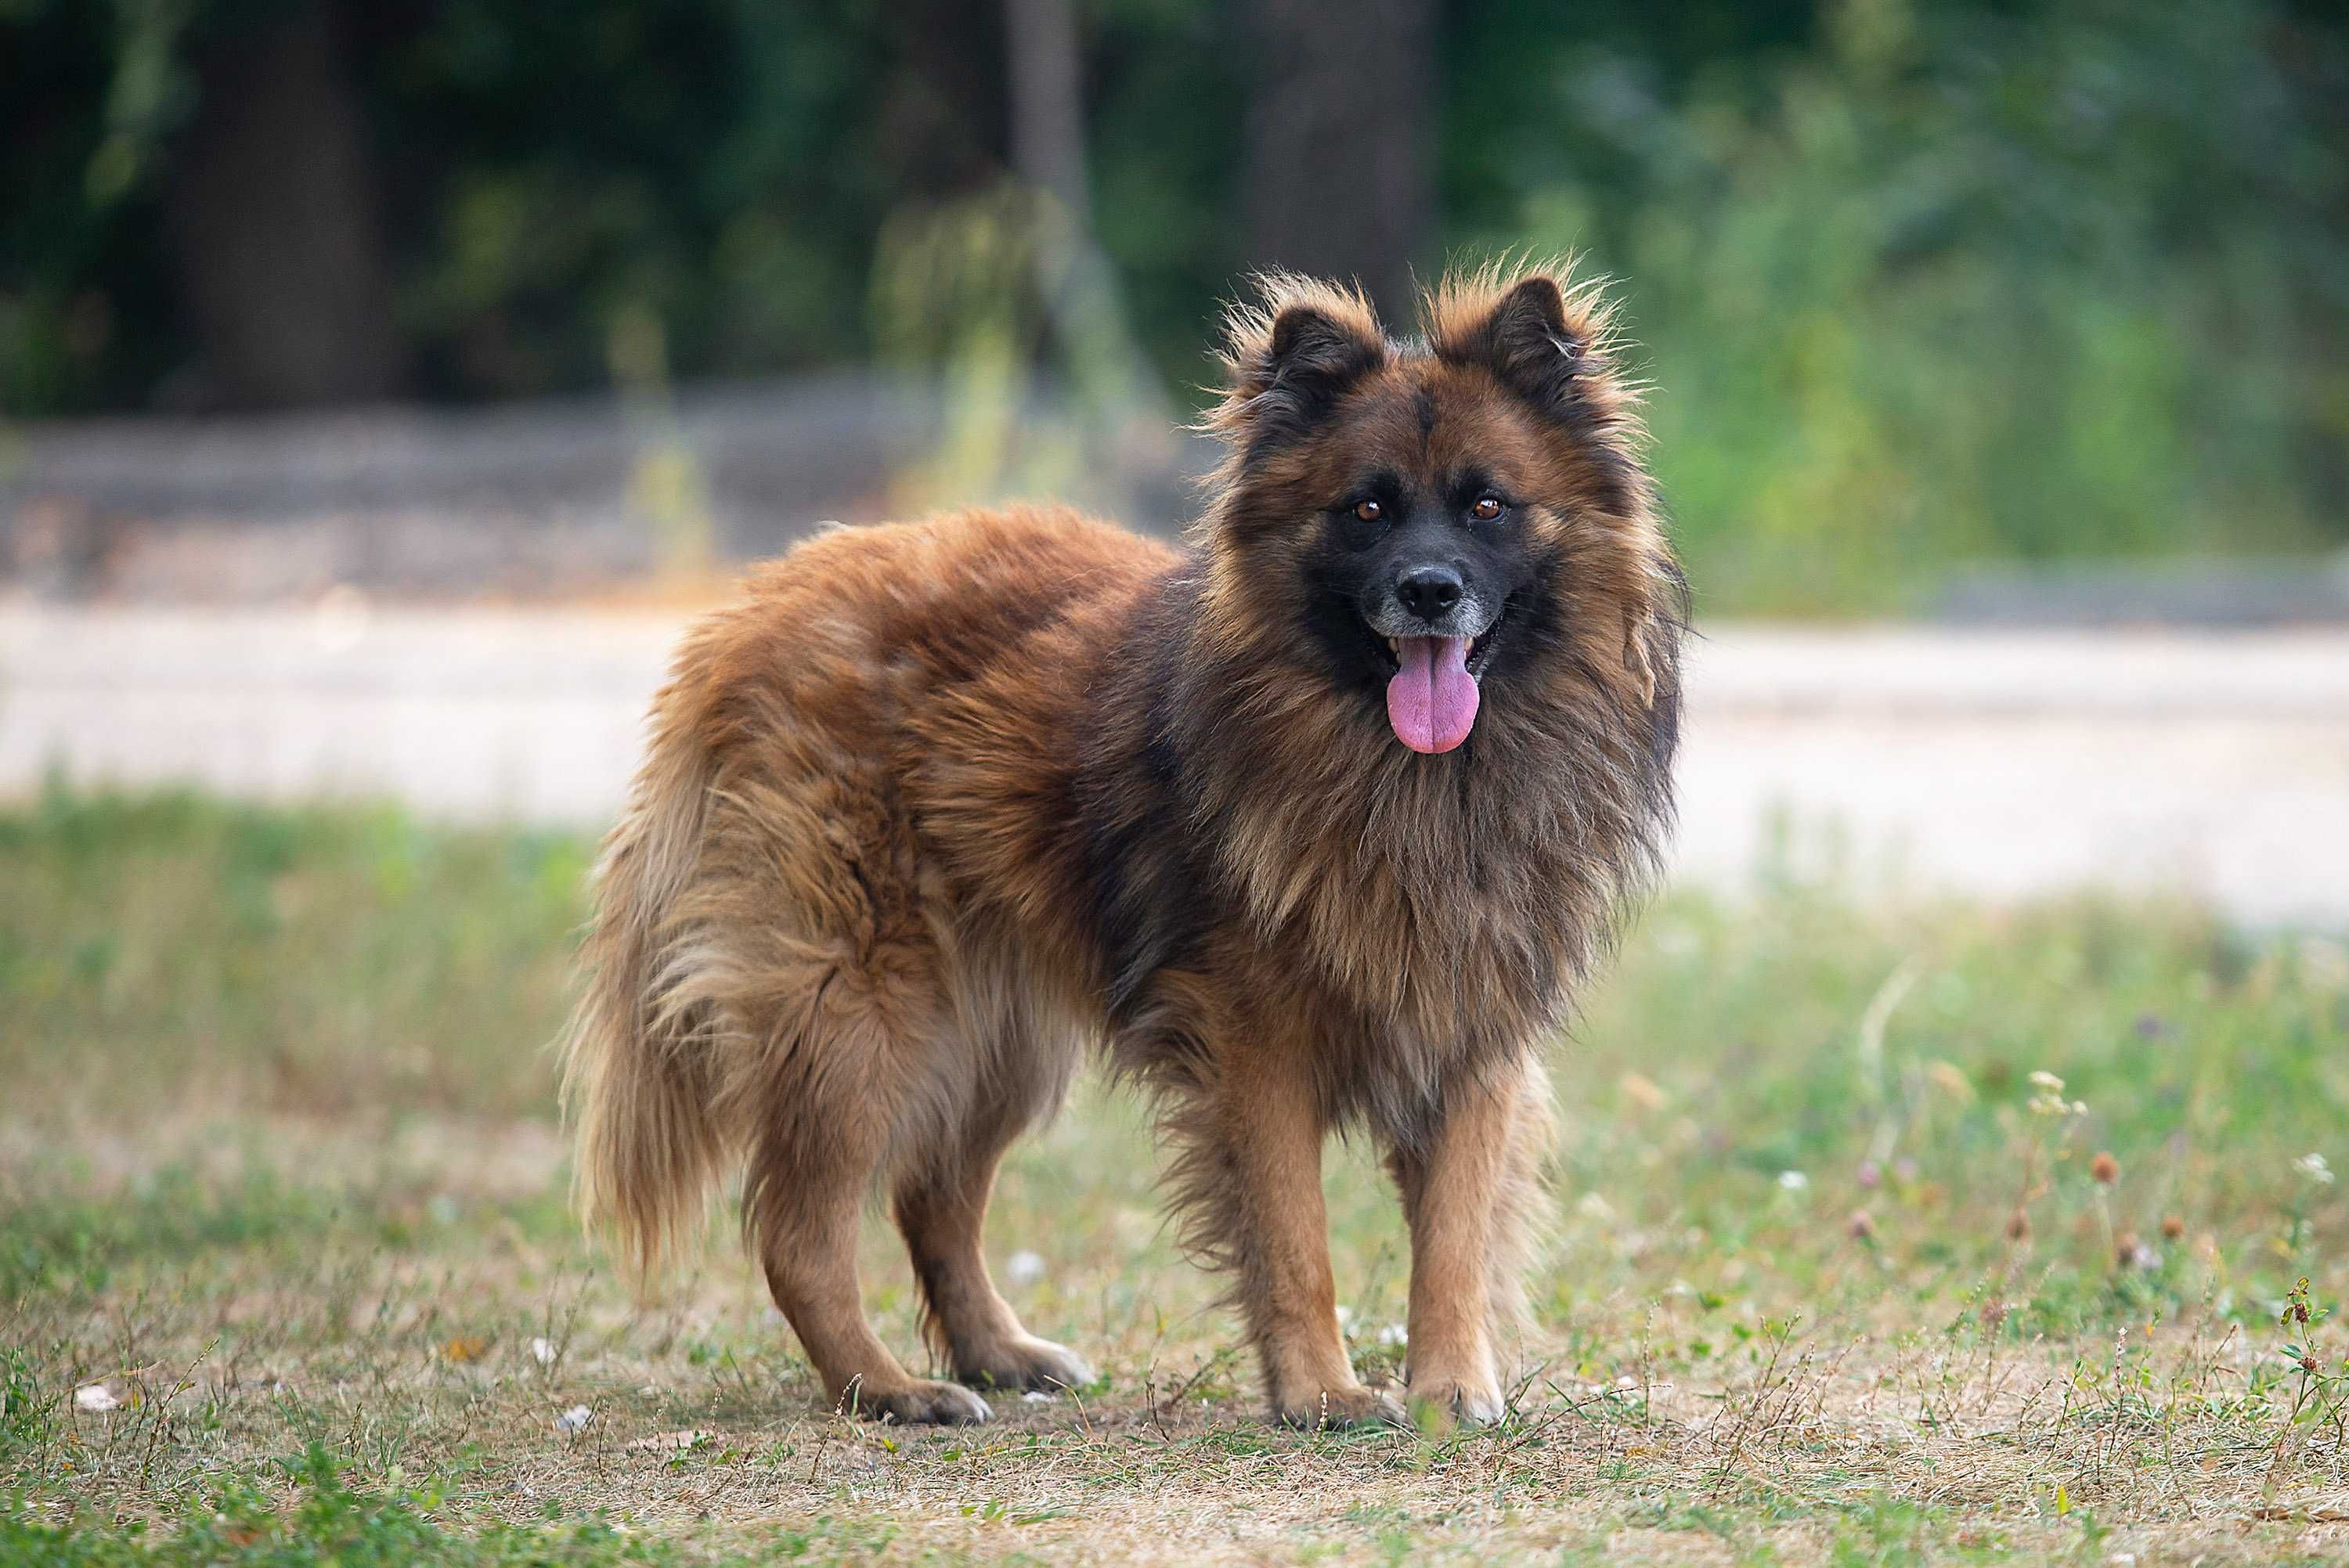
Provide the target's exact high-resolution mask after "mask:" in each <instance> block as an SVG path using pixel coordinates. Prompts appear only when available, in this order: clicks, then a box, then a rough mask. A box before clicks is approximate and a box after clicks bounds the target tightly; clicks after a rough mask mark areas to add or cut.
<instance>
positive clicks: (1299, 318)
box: [1215, 286, 1387, 446]
mask: <svg viewBox="0 0 2349 1568" xmlns="http://www.w3.org/2000/svg"><path fill="white" fill-rule="evenodd" d="M1275 292H1276V297H1275V298H1274V299H1273V300H1271V301H1269V302H1268V311H1246V312H1240V313H1236V314H1235V315H1233V317H1232V319H1231V322H1230V324H1229V327H1228V332H1229V343H1228V346H1227V347H1226V350H1225V354H1224V363H1225V366H1226V370H1227V372H1228V374H1229V387H1228V390H1227V391H1226V394H1225V397H1224V406H1223V407H1222V409H1221V410H1219V414H1218V418H1216V420H1215V423H1216V425H1217V426H1219V427H1220V428H1224V429H1225V430H1226V432H1227V433H1229V434H1233V435H1237V436H1239V437H1241V438H1244V439H1245V440H1246V441H1247V443H1248V444H1249V445H1252V446H1253V445H1259V444H1262V443H1264V442H1267V441H1274V442H1278V441H1281V440H1286V439H1289V438H1294V437H1298V436H1301V435H1303V434H1305V433H1306V432H1307V431H1309V430H1310V429H1311V428H1313V427H1314V426H1316V425H1318V424H1319V423H1320V422H1321V420H1322V419H1324V418H1327V417H1328V415H1329V413H1330V409H1331V408H1332V407H1334V406H1335V405H1336V403H1337V401H1338V398H1339V397H1340V394H1342V393H1343V392H1344V391H1345V390H1346V389H1347V388H1348V387H1351V386H1352V385H1353V384H1354V383H1355V382H1356V381H1358V380H1360V379H1361V377H1364V376H1366V375H1368V374H1369V373H1370V372H1371V371H1373V370H1375V369H1377V368H1378V367H1379V366H1381V365H1383V364H1384V363H1386V356H1387V346H1386V334H1385V333H1384V332H1383V331H1381V329H1380V327H1379V325H1378V321H1377V319H1376V318H1375V317H1373V316H1372V315H1371V314H1370V308H1369V306H1368V305H1366V304H1363V302H1362V301H1361V298H1360V297H1359V296H1356V295H1352V294H1344V293H1341V292H1340V291H1339V290H1336V289H1330V288H1323V287H1319V286H1315V287H1312V288H1311V289H1310V290H1309V292H1306V293H1305V294H1304V297H1301V298H1300V297H1295V296H1294V295H1293V294H1292V295H1291V296H1290V297H1288V298H1285V299H1284V298H1280V297H1278V291H1275Z"/></svg>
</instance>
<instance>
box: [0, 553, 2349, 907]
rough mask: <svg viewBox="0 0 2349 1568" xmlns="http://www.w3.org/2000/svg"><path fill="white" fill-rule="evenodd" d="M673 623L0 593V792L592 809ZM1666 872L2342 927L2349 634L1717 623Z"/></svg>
mask: <svg viewBox="0 0 2349 1568" xmlns="http://www.w3.org/2000/svg"><path fill="white" fill-rule="evenodd" d="M683 620H684V616H683V615H682V614H677V613H635V614H620V613H595V612H585V611H576V610H566V611H552V610H523V611H498V610H431V611H426V610H415V609H399V610H388V611H387V610H379V609H375V608H372V607H370V605H369V603H368V602H367V600H365V599H364V598H362V597H360V596H358V595H357V594H356V593H344V594H330V595H328V596H327V597H326V599H325V600H324V601H322V602H321V603H320V604H319V605H317V606H316V607H315V608H310V609H303V610H293V609H242V610H217V611H195V610H186V609H178V610H167V609H156V608H115V609H94V608H88V607H78V608H65V607H57V606H33V605H19V606H17V607H15V608H11V609H5V610H0V793H5V794H18V793H22V792H24V791H26V790H29V789H34V788H36V787H37V785H38V783H39V780H40V779H41V778H42V777H43V776H44V775H45V773H46V772H47V771H48V770H50V769H63V771H64V772H65V773H66V774H67V776H68V777H70V778H71V779H74V780H75V781H77V782H90V781H98V780H111V781H118V782H124V783H142V784H143V783H153V782H164V781H174V782H179V781H184V782H194V783H201V784H204V785H207V786H210V787H212V788H214V789H222V790H225V791H228V792H231V793H234V794H240V795H254V796H261V797H266V798H270V799H301V798H305V797H309V796H313V795H317V794H322V793H323V794H329V795H332V794H343V795H350V796H359V797H375V796H380V797H388V798H392V799H398V800H401V801H403V802H406V803H409V804H411V805H413V806H415V807H417V808H419V809H420V810H425V811H428V812H431V813H439V814H447V815H453V816H458V817H463V818H471V819H485V818H486V819H513V820H523V821H527V822H549V823H563V824H567V825H590V826H595V825H600V824H601V823H602V822H604V821H605V820H608V819H609V817H610V816H611V815H612V813H613V811H614V810H615V809H616V806H617V804H618V802H619V800H620V798H621V794H622V791H623V789H625V787H626V781H627V779H628V776H629V774H630V772H631V770H632V769H633V768H634V767H635V763H636V754H637V748H638V744H639V727H640V721H641V717H642V715H643V713H644V710H645V707H646V704H647V700H648V699H649V697H650V695H651V693H652V691H653V689H654V687H655V686H657V684H658V681H659V677H660V673H661V670H662V667H663V665H664V663H665V662H666V659H667V653H668V650H669V647H670V645H671V644H672V643H673V641H674V640H675V638H676V636H677V634H678V630H679V627H680V626H681V625H682V624H683ZM1682 781H1683V790H1684V797H1683V798H1684V801H1685V812H1684V822H1683V828H1682V836H1681V844H1680V850H1679V871H1680V874H1681V875H1682V876H1684V877H1688V878H1692V879H1695V880H1698V881H1702V882H1707V883H1710V884H1713V885H1718V886H1723V887H1731V888H1733V887H1735V886H1737V885H1739V884H1740V883H1741V882H1745V881H1746V880H1747V879H1749V878H1751V877H1752V876H1753V875H1754V874H1755V873H1756V872H1758V871H1761V870H1763V869H1764V868H1767V867H1770V866H1774V865H1777V866H1791V867H1792V868H1793V869H1795V870H1798V871H1811V870H1833V871H1835V872H1837V873H1838V874H1839V875H1841V876H1842V877H1844V878H1845V879H1847V880H1848V881H1850V882H1853V883H1855V884H1856V885H1857V886H1858V887H1861V888H1863V889H1865V888H1870V887H1873V888H1876V889H1878V890H1880V891H1899V892H1917V891H1928V892H1930V891H1936V890H1949V891H1962V892H1974V893H1983V894H1990V895H1994V896H2008V895H2028V894H2033V893H2042V892H2056V891H2062V890H2066V889H2071V888H2075V887H2080V886H2086V885H2101V886H2108V887H2116V888H2124V889H2130V890H2148V891H2156V892H2181V893H2187V894H2191V895H2196V896H2200V897H2205V898H2208V899H2209V900H2211V901H2213V902H2214V903H2217V904H2218V905H2220V907H2222V908H2223V909H2225V910H2227V911H2228V912H2230V913H2233V914H2235V915H2237V916H2239V917H2240V918H2243V919H2246V920H2251V921H2254V922H2260V923H2268V922H2277V921H2285V922H2292V921H2302V920H2307V921H2316V922H2322V923H2337V922H2340V921H2342V920H2344V919H2349V632H2339V631H2307V632H2281V631H2279V632H2269V633H2256V634H2214V633H2192V632H2182V631H2172V632H2162V633H2137V634H2124V633H2113V632H2100V633H2096V634H2080V633H2072V632H2045V631H2043V632H1952V631H1946V630H1926V629H1900V630H1889V629H1883V630H1849V631H1836V630H1799V631H1798V630H1788V629H1784V628H1768V627H1763V626H1758V625H1743V624H1732V625H1721V626H1714V627H1712V628H1710V629H1709V630H1708V633H1707V634H1706V635H1704V636H1703V637H1702V638H1700V639H1699V640H1698V641H1697V642H1696V643H1695V644H1694V645H1693V649H1692V661H1691V702H1690V718H1689V727H1688V750H1687V753H1686V761H1685V766H1684V768H1683V769H1682Z"/></svg>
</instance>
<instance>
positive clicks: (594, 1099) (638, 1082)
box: [561, 681, 728, 1284]
mask: <svg viewBox="0 0 2349 1568" xmlns="http://www.w3.org/2000/svg"><path fill="white" fill-rule="evenodd" d="M683 686H684V683H683V682H682V681H680V682H678V683H677V684H675V685H672V686H670V688H669V689H668V690H667V691H665V692H663V693H662V694H661V697H660V699H659V701H658V703H657V705H656V707H655V727H654V729H655V732H654V736H653V740H652V745H651V748H650V750H649V752H648V754H647V758H646V759H645V763H644V766H643V768H642V769H640V770H639V771H638V773H637V775H636V783H635V785H634V787H633V789H632V791H631V794H630V797H629V801H628V806H627V810H626V812H625V813H624V814H623V815H622V817H621V819H620V821H619V824H618V825H617V826H616V827H615V828H614V829H613V830H612V833H611V837H610V838H609V839H607V840H606V841H605V845H604V855H603V859H602V861H601V862H600V863H599V864H598V865H597V867H596V871H595V882H596V895H595V896H596V910H595V920H594V922H593V923H592V924H591V925H590V927H589V929H588V934H587V939H586V942H585V945H584V947H583V949H582V952H581V959H582V965H583V968H584V970H585V975H584V981H585V984H584V989H583V992H582V994H581V995H580V998H579V1005H578V1008H577V1010H576V1011H575V1012H574V1014H573V1016H572V1019H571V1025H570V1028H569V1029H568V1031H567V1032H566V1033H565V1035H564V1039H563V1043H562V1047H561V1051H562V1068H563V1099H564V1108H565V1111H566V1113H567V1117H568V1119H569V1120H570V1122H571V1126H572V1130H573V1138H574V1169H573V1178H572V1195H573V1200H574V1202H575V1203H576V1205H577V1206H578V1209H579V1212H580V1217H581V1218H582V1219H583V1220H585V1222H586V1223H587V1224H588V1226H589V1227H590V1228H591V1229H596V1230H602V1231H604V1232H605V1233H608V1234H609V1235H610V1237H611V1239H612V1241H613V1243H614V1245H615V1249H616V1252H617V1253H618V1255H619V1256H620V1258H621V1259H622V1260H623V1262H624V1263H625V1264H626V1265H627V1266H628V1267H629V1268H630V1269H631V1270H632V1271H633V1273H634V1274H635V1276H636V1279H637V1281H638V1283H639V1284H641V1283H642V1282H643V1281H644V1280H646V1279H647V1278H648V1277H649V1276H650V1275H651V1274H652V1273H653V1272H654V1270H655V1269H657V1267H658V1266H659V1264H660V1263H661V1261H662V1260H663V1258H664V1257H665V1256H667V1254H668V1253H670V1252H671V1251H672V1250H673V1249H675V1248H676V1247H677V1246H678V1243H681V1242H685V1241H689V1240H690V1239H691V1238H692V1237H693V1236H694V1235H695V1234H696V1233H698V1230H699V1229H700V1225H701V1221H702V1216H703V1213H704V1212H705V1205H706V1204H707V1202H708V1200H709V1190H710V1188H711V1186H712V1185H713V1184H714V1183H715V1181H717V1179H718V1176H719V1165H720V1163H721V1161H723V1159H724V1158H725V1156H726V1154H727V1152H728V1150H727V1148H726V1139H725V1134H724V1131H723V1129H722V1128H721V1126H720V1125H719V1119H718V1118H717V1117H716V1116H714V1115H713V1114H712V1111H713V1107H712V1087H713V1085H712V1078H713V1076H714V1074H713V1068H714V1064H713V1062H712V1061H711V1059H710V1049H711V1046H712V1041H711V1038H710V1034H711V1019H710V1018H709V1016H708V1009H707V1007H706V1006H702V1005H698V1004H697V1003H695V1002H694V1001H692V1000H691V999H690V998H688V997H687V996H686V995H685V994H684V992H683V991H682V990H681V989H680V987H679V986H678V983H677V982H678V957H679V954H678V940H679V937H680V935H681V933H680V932H679V931H678V929H677V925H676V921H675V914H676V911H677V906H678V902H679V900H680V898H681V897H682V896H683V895H684V894H685V893H686V892H687V890H688V886H689V885H690V883H691V882H692V880H693V877H694V874H695V872H696V869H697V866H698V861H699V860H700V857H701V853H702V845H703V841H704V830H705V827H706V818H707V814H708V810H709V792H710V788H711V782H712V777H711V775H712V769H711V765H710V758H709V752H708V749H707V747H706V745H705V743H704V741H703V738H702V737H701V734H700V730H701V726H700V725H699V723H698V717H699V715H698V713H695V712H692V711H690V709H691V707H692V705H691V704H690V703H689V702H688V701H687V700H685V697H686V694H685V692H684V691H683V689H682V687H683Z"/></svg>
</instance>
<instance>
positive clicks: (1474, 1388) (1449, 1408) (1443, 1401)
mask: <svg viewBox="0 0 2349 1568" xmlns="http://www.w3.org/2000/svg"><path fill="white" fill-rule="evenodd" d="M1406 1397H1407V1398H1409V1399H1410V1401H1411V1409H1412V1414H1413V1416H1415V1417H1417V1418H1419V1419H1420V1421H1421V1424H1422V1425H1434V1426H1439V1427H1440V1426H1447V1425H1450V1424H1452V1423H1454V1422H1458V1423H1461V1424H1463V1425H1466V1426H1471V1427H1493V1426H1498V1425H1499V1424H1500V1421H1501V1418H1502V1417H1503V1416H1504V1415H1505V1414H1506V1413H1507V1411H1508V1406H1507V1405H1506V1403H1505V1402H1504V1401H1503V1399H1502V1398H1501V1390H1500V1389H1499V1388H1497V1387H1494V1386H1493V1385H1492V1384H1490V1383H1483V1382H1476V1381H1473V1380H1469V1379H1463V1378H1450V1377H1430V1378H1427V1379H1426V1380H1424V1381H1422V1382H1414V1383H1413V1384H1412V1385H1411V1387H1410V1388H1409V1389H1407V1390H1406Z"/></svg>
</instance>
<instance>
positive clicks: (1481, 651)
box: [1384, 604, 1509, 681]
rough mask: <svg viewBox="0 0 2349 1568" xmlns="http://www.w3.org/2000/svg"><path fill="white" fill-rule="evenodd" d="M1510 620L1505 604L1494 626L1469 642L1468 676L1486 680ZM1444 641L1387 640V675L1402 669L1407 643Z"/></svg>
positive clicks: (1466, 663)
mask: <svg viewBox="0 0 2349 1568" xmlns="http://www.w3.org/2000/svg"><path fill="white" fill-rule="evenodd" d="M1508 618H1509V607H1508V606H1507V605H1506V604H1504V605H1502V606H1501V613H1500V614H1497V615H1495V616H1494V617H1493V624H1491V625H1489V626H1487V627H1485V629H1484V630H1483V631H1482V632H1479V633H1478V634H1476V635H1475V637H1473V638H1471V639H1470V640H1469V644H1468V655H1467V657H1466V658H1465V659H1464V660H1463V661H1462V662H1463V663H1464V665H1466V666H1467V669H1468V674H1469V676H1471V677H1472V678H1474V679H1475V680H1479V681H1481V680H1483V679H1484V678H1485V665H1489V664H1491V663H1492V662H1493V648H1494V646H1495V644H1496V643H1497V641H1498V639H1499V637H1500V632H1501V624H1502V623H1503V622H1505V621H1506V620H1507V619H1508ZM1444 640H1445V639H1443V638H1429V637H1388V638H1385V639H1384V642H1385V644H1386V650H1387V673H1388V674H1389V675H1390V676H1392V674H1394V672H1395V671H1397V670H1399V669H1401V668H1402V652H1403V649H1402V645H1404V644H1405V643H1413V642H1418V643H1424V642H1441V641H1444Z"/></svg>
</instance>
